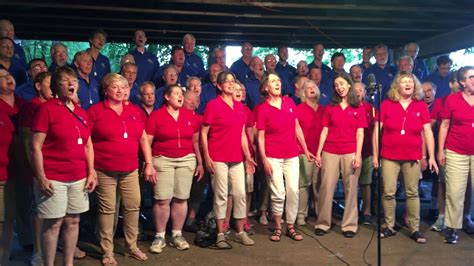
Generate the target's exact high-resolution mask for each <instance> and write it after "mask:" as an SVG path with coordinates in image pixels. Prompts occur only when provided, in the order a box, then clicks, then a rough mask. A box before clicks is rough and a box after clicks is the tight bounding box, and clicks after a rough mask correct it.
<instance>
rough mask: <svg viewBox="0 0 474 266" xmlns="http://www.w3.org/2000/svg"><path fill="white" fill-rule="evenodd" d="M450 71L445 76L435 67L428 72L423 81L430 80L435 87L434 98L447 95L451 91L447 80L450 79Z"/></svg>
mask: <svg viewBox="0 0 474 266" xmlns="http://www.w3.org/2000/svg"><path fill="white" fill-rule="evenodd" d="M451 75H452V73H451V72H450V73H449V74H448V75H447V76H446V77H444V78H443V77H441V76H440V75H439V73H438V70H437V69H436V70H435V71H434V72H433V73H431V74H429V75H428V76H427V77H426V79H425V80H424V81H430V82H432V83H434V84H435V85H436V87H437V89H436V95H435V99H438V98H441V97H444V96H447V95H449V94H450V93H451V88H449V80H450V79H451Z"/></svg>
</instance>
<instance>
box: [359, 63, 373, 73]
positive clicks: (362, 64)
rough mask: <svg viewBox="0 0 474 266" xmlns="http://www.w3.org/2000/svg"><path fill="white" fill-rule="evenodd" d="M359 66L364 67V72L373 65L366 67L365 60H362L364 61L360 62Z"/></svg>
mask: <svg viewBox="0 0 474 266" xmlns="http://www.w3.org/2000/svg"><path fill="white" fill-rule="evenodd" d="M359 66H360V68H362V73H364V72H365V71H367V69H369V68H370V67H371V66H373V65H372V64H370V66H369V67H365V65H364V62H362V63H360V64H359Z"/></svg>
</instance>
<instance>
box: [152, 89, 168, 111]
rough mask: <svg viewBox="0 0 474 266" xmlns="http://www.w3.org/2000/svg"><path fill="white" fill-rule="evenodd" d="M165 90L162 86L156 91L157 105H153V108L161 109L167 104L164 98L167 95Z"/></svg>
mask: <svg viewBox="0 0 474 266" xmlns="http://www.w3.org/2000/svg"><path fill="white" fill-rule="evenodd" d="M165 89H166V87H165V86H162V87H159V88H158V89H156V91H155V104H154V105H153V107H154V108H155V109H159V108H161V106H163V104H164V103H165V98H163V97H164V95H165Z"/></svg>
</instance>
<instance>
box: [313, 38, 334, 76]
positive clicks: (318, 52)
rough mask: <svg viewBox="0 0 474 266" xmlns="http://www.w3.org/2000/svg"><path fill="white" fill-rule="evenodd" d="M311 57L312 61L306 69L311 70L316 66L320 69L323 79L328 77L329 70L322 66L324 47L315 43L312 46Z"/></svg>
mask: <svg viewBox="0 0 474 266" xmlns="http://www.w3.org/2000/svg"><path fill="white" fill-rule="evenodd" d="M313 56H314V60H313V62H312V63H311V64H309V65H308V69H310V70H311V69H312V68H313V67H314V66H318V67H319V68H320V69H321V74H322V75H323V78H325V77H326V76H328V75H329V73H330V72H331V69H330V68H329V67H328V66H327V65H325V64H323V56H324V45H322V44H321V43H316V44H315V45H313Z"/></svg>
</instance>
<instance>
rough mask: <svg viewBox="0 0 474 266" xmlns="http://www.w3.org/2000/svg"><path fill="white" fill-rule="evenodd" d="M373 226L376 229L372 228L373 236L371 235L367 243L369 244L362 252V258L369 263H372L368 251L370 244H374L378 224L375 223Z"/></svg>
mask: <svg viewBox="0 0 474 266" xmlns="http://www.w3.org/2000/svg"><path fill="white" fill-rule="evenodd" d="M373 227H374V229H373V230H372V236H371V237H370V240H369V243H367V246H366V247H365V249H364V253H362V259H363V260H364V262H365V264H367V265H372V264H370V263H369V262H368V261H367V258H366V255H367V251H368V250H369V247H370V245H371V244H372V241H373V240H374V236H375V232H377V225H374V226H373Z"/></svg>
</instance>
